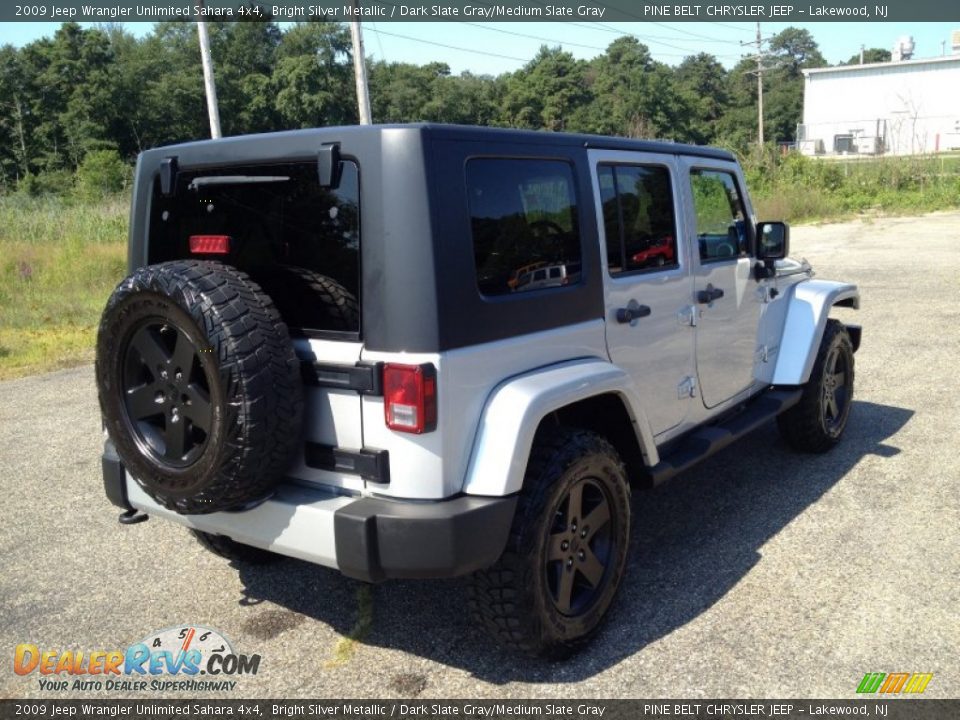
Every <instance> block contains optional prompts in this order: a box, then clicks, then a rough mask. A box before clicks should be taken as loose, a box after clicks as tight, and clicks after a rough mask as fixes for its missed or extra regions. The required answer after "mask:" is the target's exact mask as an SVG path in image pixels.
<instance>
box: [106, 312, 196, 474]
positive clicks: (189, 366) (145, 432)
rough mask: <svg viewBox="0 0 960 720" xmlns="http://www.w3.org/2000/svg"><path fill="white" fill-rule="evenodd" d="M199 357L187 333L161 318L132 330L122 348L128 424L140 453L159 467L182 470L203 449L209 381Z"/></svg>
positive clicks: (194, 344) (123, 386)
mask: <svg viewBox="0 0 960 720" xmlns="http://www.w3.org/2000/svg"><path fill="white" fill-rule="evenodd" d="M202 354H203V353H202V351H201V349H198V347H197V343H196V341H195V340H194V339H193V338H191V337H190V335H189V334H188V333H187V331H186V330H184V329H183V328H180V327H178V326H177V325H174V324H173V323H171V322H169V321H167V320H164V319H162V318H156V319H151V320H147V321H146V322H144V323H143V324H141V325H140V326H139V327H138V328H136V329H135V330H134V332H133V333H132V336H131V337H130V340H129V342H128V343H127V346H126V348H125V350H124V359H123V381H122V392H123V404H124V408H125V410H126V417H127V421H128V423H129V424H130V430H131V432H132V434H133V436H134V438H135V442H136V443H137V446H138V447H139V448H140V450H141V452H143V453H145V454H148V455H150V456H151V457H152V458H153V459H154V460H155V461H156V462H158V463H164V464H167V465H170V466H172V467H186V466H188V465H191V464H192V463H193V462H195V461H196V459H197V458H198V457H199V456H200V454H202V453H203V450H204V448H205V447H206V444H207V439H208V438H209V437H210V431H211V426H212V422H213V417H212V412H213V408H212V405H211V402H210V387H211V384H212V383H211V380H210V376H211V369H210V367H209V363H206V362H203V360H202V359H201V355H202ZM206 354H207V356H208V357H209V352H208V353H206Z"/></svg>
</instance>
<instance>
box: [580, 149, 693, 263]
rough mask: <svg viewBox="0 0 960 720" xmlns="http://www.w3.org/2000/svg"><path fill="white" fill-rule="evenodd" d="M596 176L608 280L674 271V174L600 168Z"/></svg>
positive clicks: (641, 168)
mask: <svg viewBox="0 0 960 720" xmlns="http://www.w3.org/2000/svg"><path fill="white" fill-rule="evenodd" d="M598 173H599V180H600V198H601V202H602V203H603V223H604V229H605V231H606V232H605V234H606V245H607V269H608V270H609V271H610V274H611V275H619V274H622V273H628V272H636V271H639V270H647V269H651V268H652V269H657V268H670V267H676V266H677V264H678V256H677V231H676V221H675V217H674V206H673V189H672V187H671V186H670V171H669V170H667V168H665V167H662V166H659V165H601V166H600V167H599V168H598Z"/></svg>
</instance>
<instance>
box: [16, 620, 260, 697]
mask: <svg viewBox="0 0 960 720" xmlns="http://www.w3.org/2000/svg"><path fill="white" fill-rule="evenodd" d="M259 669H260V656H259V655H243V654H239V653H237V652H234V650H233V646H232V645H231V644H230V642H229V641H228V640H227V639H226V638H225V637H224V636H223V635H222V634H221V633H220V632H219V631H217V630H214V629H213V628H208V627H204V626H202V625H179V626H176V627H172V628H166V629H165V630H159V631H157V632H154V633H151V634H149V635H147V636H146V637H145V638H144V639H143V640H141V641H140V642H137V643H134V644H133V645H130V646H129V647H128V648H127V649H126V650H63V651H60V650H42V649H40V647H39V646H37V645H34V644H32V643H21V644H19V645H17V647H16V649H15V650H14V653H13V671H14V672H15V673H16V674H17V675H24V676H29V675H34V676H35V677H36V678H37V682H38V683H39V687H40V690H44V691H58V690H70V691H75V690H76V691H92V690H97V691H102V690H106V691H114V692H136V691H154V692H171V691H177V690H181V691H185V692H198V691H211V692H229V691H232V690H234V689H235V688H236V686H237V681H236V680H234V679H233V678H234V677H237V676H242V675H256V674H257V672H258V671H259ZM199 676H203V678H202V679H199Z"/></svg>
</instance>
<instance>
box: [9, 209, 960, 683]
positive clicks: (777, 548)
mask: <svg viewBox="0 0 960 720" xmlns="http://www.w3.org/2000/svg"><path fill="white" fill-rule="evenodd" d="M958 242H960V214H937V215H931V216H926V217H922V218H897V219H881V220H872V221H858V222H852V223H845V224H835V225H824V226H819V227H802V228H795V229H794V234H793V248H794V253H793V254H794V255H797V256H805V257H806V258H808V259H809V260H810V262H811V263H812V264H813V266H814V267H815V268H816V270H817V272H818V275H819V276H820V277H825V278H837V279H843V280H850V281H852V282H856V283H857V284H858V285H859V286H860V288H861V293H862V310H861V311H859V313H854V311H850V310H845V311H843V313H844V314H845V316H846V314H847V313H854V315H855V321H856V322H859V323H860V324H862V325H863V327H864V333H863V345H862V347H861V349H860V351H859V353H858V355H857V379H856V382H857V387H856V398H857V400H856V403H855V405H854V408H853V411H852V417H851V420H850V427H849V428H848V431H847V436H846V437H845V439H844V442H843V443H842V444H841V445H840V446H839V447H838V448H836V449H835V450H834V451H833V452H831V453H829V454H827V455H825V456H817V457H805V456H798V455H795V454H792V453H791V452H790V451H789V450H788V449H787V448H786V446H785V445H784V443H783V442H781V441H780V439H779V438H778V436H777V433H776V430H775V428H774V427H767V428H764V429H762V430H760V431H758V432H756V433H755V434H754V435H753V436H751V437H749V438H747V439H745V440H743V441H742V442H740V443H739V444H737V445H735V446H733V447H732V448H729V449H728V450H726V451H725V452H723V453H721V454H720V455H718V456H715V457H714V458H712V459H711V460H709V461H707V462H706V463H704V464H703V465H701V466H700V467H698V468H697V469H695V470H694V471H691V472H688V473H686V474H685V475H683V476H681V477H679V478H677V479H675V480H673V481H672V482H670V483H668V484H667V485H665V486H663V487H661V488H658V489H657V490H655V491H652V492H638V493H636V494H635V502H634V523H635V528H634V533H633V540H632V547H631V557H632V564H631V566H630V569H629V572H628V576H627V579H626V581H625V585H624V587H623V588H622V590H621V593H620V596H619V599H618V601H617V603H616V605H615V609H614V611H613V613H612V617H611V618H610V621H609V623H608V625H607V626H606V628H605V630H604V632H603V634H602V636H601V637H600V638H599V641H598V642H597V643H596V644H595V645H593V646H592V647H591V648H590V649H589V650H587V651H586V652H584V653H583V654H581V655H579V656H578V657H576V658H575V659H573V660H570V661H567V662H565V663H560V664H550V663H543V662H534V661H530V660H528V659H525V658H519V657H515V656H513V655H511V654H509V653H506V652H502V651H500V650H498V649H497V648H495V647H494V646H492V645H491V644H490V643H489V642H488V641H487V640H486V639H485V638H484V637H483V636H482V635H480V634H478V633H476V632H475V631H474V630H473V628H472V627H471V626H470V624H469V622H468V620H467V618H466V617H465V612H464V606H465V600H464V594H463V589H462V587H461V585H460V583H458V582H456V581H443V582H416V583H413V582H394V583H388V584H385V585H381V586H377V587H374V588H372V589H370V588H368V587H366V586H362V585H360V584H358V583H355V582H353V581H351V580H347V579H345V578H343V577H341V576H339V575H338V574H336V573H334V572H330V571H327V570H324V569H322V568H319V567H315V566H312V565H308V564H306V563H301V562H298V561H294V560H284V561H282V562H280V563H279V564H277V565H275V566H271V567H268V568H260V567H250V566H242V567H239V568H237V567H233V566H231V565H230V564H228V563H227V562H225V561H222V560H220V559H218V558H216V557H214V556H212V555H209V554H207V553H206V552H205V551H203V550H202V549H201V548H200V547H199V546H198V545H197V544H196V543H195V542H194V541H193V540H192V539H191V538H190V537H189V536H188V534H187V532H186V531H185V530H184V529H182V528H180V527H178V526H175V525H173V524H170V523H164V522H159V521H150V522H146V523H142V524H139V525H134V526H130V527H121V526H120V525H118V524H117V521H116V512H115V510H114V509H113V508H112V507H111V506H109V505H108V504H107V502H106V500H105V499H104V497H103V493H102V485H101V479H100V463H99V453H100V447H101V436H100V426H99V416H98V411H97V404H96V398H95V391H94V385H93V377H92V376H93V373H92V369H91V368H90V367H81V368H76V369H73V370H66V371H62V372H56V373H52V374H49V375H43V376H38V377H31V378H25V379H22V380H15V381H10V382H5V383H0V488H2V494H3V497H4V502H3V503H2V504H0V548H2V553H0V568H2V570H0V652H2V653H3V654H4V655H5V656H6V658H5V659H4V660H3V661H2V662H0V697H8V698H22V697H36V696H41V695H43V694H44V692H42V691H41V690H40V687H39V685H38V680H37V674H36V673H34V674H33V675H31V676H28V677H21V676H18V675H15V674H14V673H13V671H12V658H13V651H14V647H15V646H16V645H17V644H18V643H23V642H31V643H35V644H37V645H38V646H39V647H40V648H41V649H73V650H77V649H83V650H85V651H89V650H111V649H117V648H125V647H127V645H129V644H130V643H133V642H136V641H138V640H140V639H141V638H143V637H144V636H146V635H147V634H148V633H150V632H152V631H154V630H157V629H160V628H166V627H170V626H174V625H178V624H189V623H199V624H203V625H207V626H211V627H214V628H217V629H219V630H221V631H222V632H223V633H224V635H226V636H227V637H228V638H230V639H231V640H232V641H233V644H234V647H235V648H236V649H239V650H240V651H241V652H244V653H259V654H260V655H261V656H262V662H261V666H260V672H259V673H258V674H257V675H256V676H248V677H244V678H241V679H240V681H239V685H238V689H237V691H236V693H234V694H235V695H237V696H244V697H274V698H277V697H307V696H309V697H420V698H432V697H448V698H449V697H462V698H470V699H479V698H487V697H517V698H541V697H542V698H556V699H569V698H573V697H584V698H616V697H704V698H706V697H712V698H720V697H810V698H813V697H836V698H850V697H853V696H854V691H855V689H856V686H857V684H858V683H859V681H860V679H861V678H862V677H863V675H864V673H866V672H901V671H902V672H921V671H922V672H932V673H934V678H933V680H932V681H931V683H930V685H929V686H928V688H927V691H926V696H928V697H930V696H932V697H960V667H958V657H960V612H958V608H960V533H958V528H960V454H958V448H960V382H958V379H957V370H956V368H957V364H958V362H960V360H958V358H960V331H958V327H960V306H958V304H957V297H958V290H960V283H958V278H960V249H958ZM47 694H49V693H47ZM110 694H111V695H113V696H117V695H120V696H123V695H125V694H124V693H119V694H117V693H110ZM53 696H55V697H61V698H62V697H71V696H72V697H76V696H78V693H72V692H58V693H53ZM83 696H87V695H83ZM133 696H134V697H140V698H143V697H145V695H143V694H141V695H133ZM151 697H152V695H151Z"/></svg>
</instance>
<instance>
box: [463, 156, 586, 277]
mask: <svg viewBox="0 0 960 720" xmlns="http://www.w3.org/2000/svg"><path fill="white" fill-rule="evenodd" d="M467 193H468V195H469V203H470V221H471V230H472V232H473V253H474V261H475V262H476V268H477V285H478V287H479V288H480V292H481V293H483V294H484V295H487V296H492V295H507V294H509V293H517V292H525V291H529V290H538V289H541V288H549V287H561V286H564V285H570V284H573V283H576V282H579V280H580V270H581V258H580V230H579V227H578V224H577V204H576V197H575V194H574V186H573V171H572V169H571V167H570V165H569V164H567V163H565V162H561V161H557V160H520V159H516V160H514V159H505V158H490V159H486V158H481V159H474V160H471V161H469V162H468V163H467Z"/></svg>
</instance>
